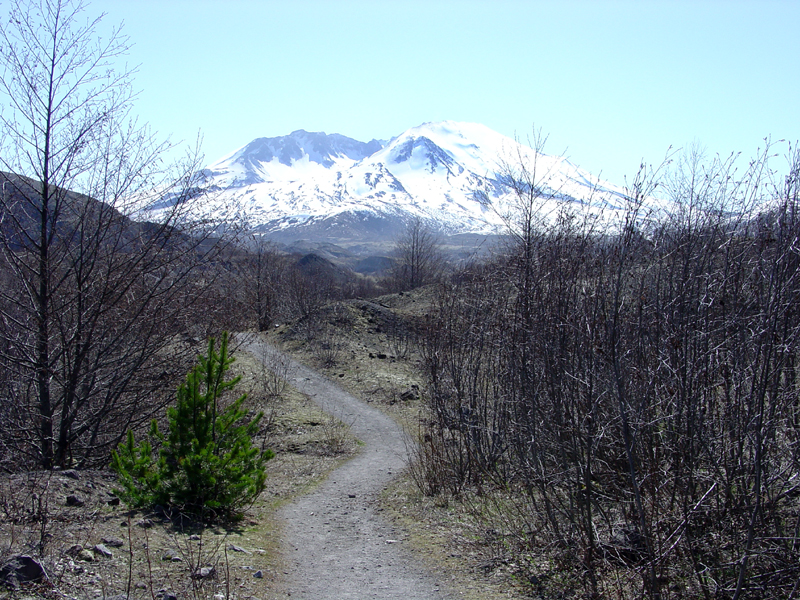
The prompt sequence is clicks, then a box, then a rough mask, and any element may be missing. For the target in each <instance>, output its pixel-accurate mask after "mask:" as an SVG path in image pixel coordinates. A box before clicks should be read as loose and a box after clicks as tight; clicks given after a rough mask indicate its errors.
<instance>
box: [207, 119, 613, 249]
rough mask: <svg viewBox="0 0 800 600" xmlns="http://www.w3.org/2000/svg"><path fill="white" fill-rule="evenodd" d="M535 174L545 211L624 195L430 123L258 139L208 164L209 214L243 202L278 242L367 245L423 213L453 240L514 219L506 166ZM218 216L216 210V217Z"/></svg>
mask: <svg viewBox="0 0 800 600" xmlns="http://www.w3.org/2000/svg"><path fill="white" fill-rule="evenodd" d="M504 165H511V167H512V168H514V169H519V168H526V169H528V170H533V169H535V170H536V183H537V185H541V186H542V187H543V189H545V190H546V195H547V196H553V198H552V199H550V200H549V201H548V202H547V203H545V204H544V205H543V206H542V207H541V209H542V210H543V211H545V212H547V211H553V210H554V207H555V205H556V204H557V203H558V202H564V201H566V202H571V203H572V202H574V203H578V204H576V205H575V206H576V207H579V209H580V210H581V211H591V212H596V213H599V212H601V211H603V212H606V213H613V212H615V211H616V210H617V209H619V208H621V207H622V206H623V204H624V203H623V200H622V194H623V191H622V189H620V188H619V187H617V186H614V185H612V184H609V183H606V182H602V181H599V180H598V179H597V178H595V177H593V176H592V175H590V174H589V173H587V172H585V171H583V170H581V169H579V168H578V167H576V166H575V165H573V164H572V163H570V162H569V161H568V160H566V159H565V158H562V157H554V156H548V155H544V154H537V153H536V152H534V150H532V149H531V148H529V147H527V146H524V145H520V144H518V143H517V142H516V141H515V140H513V139H511V138H508V137H505V136H503V135H501V134H499V133H496V132H494V131H492V130H491V129H489V128H487V127H485V126H483V125H479V124H474V123H457V122H452V121H443V122H437V123H425V124H423V125H420V126H419V127H414V128H412V129H409V130H408V131H405V132H403V133H401V134H400V135H398V136H397V137H395V138H393V139H391V140H389V141H388V142H382V141H378V140H372V141H371V142H367V143H365V142H359V141H357V140H354V139H351V138H348V137H345V136H343V135H339V134H331V135H328V134H325V133H309V132H306V131H303V130H300V131H295V132H293V133H291V134H289V135H286V136H282V137H275V138H258V139H255V140H253V141H252V142H250V143H249V144H247V145H245V146H243V147H242V148H239V149H238V150H236V151H234V152H232V153H231V154H229V155H228V156H225V157H224V158H222V159H220V160H218V161H217V162H215V163H213V164H211V165H209V166H208V167H207V169H206V170H205V175H206V176H207V182H208V185H209V189H212V190H214V191H215V194H214V195H213V196H212V198H213V199H212V201H211V203H210V205H206V206H205V208H204V212H205V213H206V214H205V216H213V215H214V214H215V213H219V214H221V213H222V212H223V211H226V212H230V207H231V206H237V207H238V209H239V210H240V212H241V213H242V214H243V215H246V218H247V220H248V223H249V224H250V226H251V227H253V228H254V229H256V230H257V231H260V232H263V233H265V234H269V235H270V236H271V237H275V238H282V239H283V240H284V241H287V240H290V239H292V238H294V239H298V238H306V239H309V238H316V239H317V240H318V241H342V240H344V239H352V241H365V240H374V239H381V238H386V236H391V235H393V234H395V233H396V232H397V231H398V230H399V229H400V228H401V227H402V224H403V223H404V222H406V221H407V220H408V219H409V218H410V217H420V218H422V219H423V220H425V221H426V222H428V223H429V224H430V225H432V226H434V227H437V228H438V229H440V231H441V232H442V233H445V234H462V233H477V234H491V233H496V232H498V231H500V230H501V229H502V227H503V224H504V217H507V216H509V215H510V214H512V213H513V208H514V202H515V195H514V194H513V192H512V190H511V188H510V186H509V185H508V182H509V180H508V170H507V168H506V167H504ZM209 213H210V214H209Z"/></svg>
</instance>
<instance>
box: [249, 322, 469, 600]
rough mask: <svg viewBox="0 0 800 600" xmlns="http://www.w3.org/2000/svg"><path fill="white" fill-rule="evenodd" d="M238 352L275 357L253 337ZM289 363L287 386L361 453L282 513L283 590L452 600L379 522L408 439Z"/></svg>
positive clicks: (361, 599)
mask: <svg viewBox="0 0 800 600" xmlns="http://www.w3.org/2000/svg"><path fill="white" fill-rule="evenodd" d="M241 341H242V348H243V349H244V350H247V351H249V352H251V353H253V354H254V355H256V356H261V355H263V354H264V352H265V351H267V352H275V353H278V350H276V349H275V348H273V347H272V346H270V345H269V344H267V343H266V342H264V341H263V340H260V339H258V338H255V337H254V336H248V337H243V338H242V339H241ZM286 358H287V359H288V360H289V361H290V376H289V382H290V383H291V384H292V385H293V386H294V387H295V388H297V389H298V390H299V391H300V392H301V393H303V394H306V395H307V396H308V397H310V398H311V399H312V400H313V401H314V402H315V403H316V404H318V405H319V406H320V407H321V408H322V409H323V410H324V411H325V412H327V413H329V414H331V415H333V416H334V417H336V418H337V419H339V420H340V421H342V422H344V423H346V424H348V425H350V427H351V431H352V432H353V434H354V435H355V436H356V437H357V438H358V439H359V440H361V442H363V446H361V448H360V451H359V453H358V454H357V455H356V456H355V457H354V458H352V459H350V460H349V461H347V462H346V463H344V464H343V465H342V466H340V467H339V468H337V469H335V470H334V471H332V472H331V473H330V474H329V476H328V477H327V479H326V480H325V481H324V482H322V483H321V484H320V485H318V486H317V487H316V488H315V489H314V490H313V491H312V492H311V493H309V494H306V495H303V496H300V497H298V498H296V499H295V500H293V501H292V502H291V503H290V504H288V505H286V506H284V507H283V508H281V509H280V511H279V514H278V518H279V519H280V521H281V522H282V524H283V532H284V539H283V540H282V546H283V551H284V555H285V557H286V558H287V565H288V568H287V569H286V575H285V576H286V581H285V582H284V586H283V587H284V589H285V593H286V594H287V596H291V597H292V598H293V599H296V598H300V599H303V600H327V599H331V600H333V599H335V600H349V599H353V600H368V599H373V598H377V599H380V600H391V599H395V598H398V599H400V598H402V599H403V600H423V599H424V600H450V599H451V598H454V597H455V596H453V595H452V593H451V592H450V591H449V590H447V589H446V588H445V587H444V586H443V585H440V583H439V582H438V581H437V580H436V578H435V576H434V575H433V574H431V573H430V572H426V570H425V569H424V568H423V567H422V565H421V564H419V562H418V561H417V560H415V558H414V557H413V556H412V554H411V552H410V551H409V550H407V549H406V548H405V542H404V540H403V534H402V532H400V531H399V530H398V529H397V528H396V527H394V526H393V525H392V524H391V523H390V522H389V520H388V519H387V518H386V517H385V516H384V515H383V512H382V510H381V509H380V506H379V502H378V499H379V495H380V493H381V491H382V490H383V489H384V488H385V487H386V486H387V485H388V484H389V483H390V482H391V481H392V479H394V478H395V477H396V476H397V475H398V474H399V473H400V472H401V471H402V470H403V469H404V468H405V464H406V459H405V457H406V454H407V443H408V441H407V440H406V438H405V434H404V433H403V431H402V430H401V428H400V426H399V425H397V423H395V422H394V421H393V420H392V419H391V418H390V417H388V416H387V415H385V414H384V413H382V412H380V411H379V410H377V409H375V408H372V407H371V406H369V405H368V404H366V403H364V402H362V401H360V400H357V399H356V398H354V397H353V396H351V395H350V394H348V393H347V392H345V391H344V390H342V389H341V388H340V387H338V386H337V385H336V384H334V383H333V382H331V381H330V380H329V379H327V378H326V377H325V376H324V375H322V374H320V373H318V372H317V371H315V370H313V369H311V368H309V367H306V366H305V365H302V364H300V363H299V362H297V361H295V360H293V359H291V358H289V357H286Z"/></svg>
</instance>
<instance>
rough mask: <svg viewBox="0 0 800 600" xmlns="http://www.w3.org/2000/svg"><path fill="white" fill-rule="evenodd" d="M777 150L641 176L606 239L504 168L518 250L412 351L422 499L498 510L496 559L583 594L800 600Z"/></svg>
mask: <svg viewBox="0 0 800 600" xmlns="http://www.w3.org/2000/svg"><path fill="white" fill-rule="evenodd" d="M769 153H770V150H769V149H767V150H765V151H764V152H763V153H762V154H761V155H760V156H759V157H757V158H756V159H755V160H754V161H753V162H752V163H751V164H750V165H749V167H748V169H746V170H745V171H744V172H741V173H737V172H736V170H735V168H734V162H733V160H729V161H726V160H721V159H715V160H711V161H703V160H701V159H700V158H699V157H698V156H691V155H689V156H688V157H687V159H686V160H685V161H684V162H682V163H681V164H679V168H678V169H676V170H674V171H673V172H672V173H671V174H670V175H669V176H668V177H666V178H662V179H657V178H656V177H655V174H650V173H648V172H647V171H642V172H641V173H640V175H639V176H638V177H637V178H636V179H635V180H634V181H633V183H632V184H631V186H630V187H629V190H628V198H627V202H628V208H627V211H626V213H625V215H624V218H622V219H621V220H620V221H619V223H618V226H617V227H616V229H613V230H607V229H606V230H602V231H601V230H599V229H598V228H597V222H595V221H594V220H592V219H591V218H588V219H579V218H578V217H577V215H576V214H573V212H572V211H571V210H570V208H569V206H568V205H562V206H561V208H559V209H558V210H557V211H556V213H555V214H551V215H549V217H548V218H547V219H544V218H542V217H541V213H540V212H539V211H538V207H540V206H544V205H545V204H548V203H549V205H552V202H551V201H552V200H554V199H555V198H557V196H558V194H557V190H556V191H553V190H549V188H548V187H547V186H546V185H540V184H538V183H539V182H537V180H536V179H535V178H533V177H532V175H533V173H532V172H524V171H523V173H522V176H521V177H520V176H519V175H520V174H519V173H517V178H516V179H515V180H514V181H516V184H515V185H516V188H515V189H516V190H517V194H518V198H519V199H520V204H521V206H520V207H519V208H520V210H519V212H518V215H521V216H519V217H518V220H517V221H516V222H515V223H513V228H512V229H511V232H512V235H513V238H514V243H513V244H512V245H511V246H510V247H509V249H508V252H507V253H506V255H505V256H502V257H499V258H497V259H496V260H495V262H494V264H493V265H492V266H491V268H487V269H482V270H473V271H471V272H467V273H464V274H462V275H461V276H459V277H458V278H454V279H453V280H452V282H451V283H450V284H449V285H446V286H443V287H442V288H441V289H442V293H441V296H440V299H439V301H438V304H437V307H436V309H435V311H434V313H433V315H432V316H431V319H430V322H429V326H428V328H427V333H426V336H425V338H424V340H423V345H422V348H423V354H424V364H425V369H426V373H427V379H428V393H429V407H430V416H431V420H432V421H431V423H430V424H429V426H428V427H427V429H426V430H425V431H424V432H423V444H422V446H421V448H422V450H421V451H422V452H423V454H424V456H420V457H419V461H418V463H417V467H416V468H417V471H416V478H417V479H418V480H419V481H420V483H421V488H422V489H423V490H424V491H426V492H427V493H451V494H464V493H465V492H466V491H469V492H470V493H477V494H478V496H477V497H484V498H494V500H493V501H492V503H489V504H487V503H485V502H483V503H481V506H483V509H482V510H485V511H486V514H487V515H493V516H492V519H493V520H494V521H497V522H503V523H505V525H504V526H503V527H504V529H503V531H504V533H503V536H504V539H506V540H513V544H512V543H510V542H509V543H507V544H506V546H507V547H508V548H509V550H510V549H512V548H513V549H514V551H515V552H517V553H522V554H525V553H530V552H534V553H536V552H538V553H544V554H545V555H547V556H550V557H551V558H553V559H554V560H556V562H558V563H559V564H560V565H561V567H563V568H568V569H569V570H570V572H572V573H573V576H572V577H571V579H572V581H575V582H580V586H582V587H583V589H584V591H585V592H586V593H587V594H588V595H590V596H593V597H600V596H607V595H613V596H616V597H631V598H632V597H638V596H640V595H641V594H645V595H647V596H648V597H652V598H664V597H670V596H672V595H675V596H680V595H684V596H686V595H688V596H693V597H705V598H717V597H732V598H743V597H770V598H777V597H786V596H788V595H790V594H792V593H796V584H797V581H798V579H800V566H798V565H800V562H798V559H799V558H800V553H799V552H800V537H798V535H800V525H798V523H800V521H798V519H797V514H798V511H800V503H799V502H800V501H799V500H798V498H800V494H798V489H799V488H798V484H797V477H798V473H800V444H798V436H797V432H798V423H799V422H800V420H798V414H800V398H798V377H797V370H798V368H800V363H799V362H798V356H797V344H798V335H800V311H798V308H797V307H798V306H800V218H799V217H800V213H799V212H798V210H800V204H798V183H799V179H800V154H798V153H797V152H796V151H792V152H791V153H790V157H789V158H790V160H789V172H788V175H786V176H785V177H784V178H783V180H782V181H775V180H774V179H773V178H772V172H771V171H770V169H769V162H768V159H769ZM657 184H660V185H662V186H663V187H662V192H661V193H662V194H669V195H671V198H670V199H672V200H674V202H675V204H674V205H673V206H672V208H671V209H670V211H669V214H667V213H664V214H645V213H644V206H645V203H644V201H645V199H646V198H647V197H648V196H650V195H651V194H652V192H653V189H654V188H655V186H656V185H657ZM757 207H758V210H756V208H757ZM759 211H760V212H759ZM426 436H427V437H426ZM429 440H430V442H429ZM511 498H513V501H512V500H511ZM566 556H572V557H573V559H572V560H571V561H567V560H566V559H564V557H566ZM559 557H561V558H559ZM562 559H563V561H562ZM529 568H530V569H531V570H532V571H533V575H536V576H537V578H539V576H543V577H544V576H547V577H552V575H553V573H552V571H551V572H550V573H543V572H542V571H541V567H537V566H535V565H530V566H529ZM537 569H538V571H537Z"/></svg>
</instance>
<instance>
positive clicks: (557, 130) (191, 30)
mask: <svg viewBox="0 0 800 600" xmlns="http://www.w3.org/2000/svg"><path fill="white" fill-rule="evenodd" d="M100 12H105V13H106V17H105V18H104V23H106V24H109V25H110V24H118V23H120V22H124V31H125V32H126V33H127V35H128V36H129V37H130V41H131V43H132V44H133V47H132V48H131V51H130V55H129V57H128V61H129V63H130V64H131V65H139V70H138V74H137V75H136V79H135V82H136V87H138V88H139V89H140V90H141V95H140V97H139V100H138V103H137V107H136V112H137V113H138V114H139V116H140V118H141V119H143V120H144V121H147V122H149V123H150V124H151V125H152V126H153V127H154V128H155V129H156V130H158V131H159V132H160V133H162V134H164V135H167V134H169V135H171V136H172V138H173V139H174V140H186V141H192V140H194V138H195V137H196V136H197V134H198V132H200V133H201V134H202V136H203V138H204V144H203V150H204V152H205V156H206V159H207V160H206V162H208V163H210V162H213V161H214V160H216V159H218V158H220V157H222V156H223V155H225V154H228V153H229V152H231V151H233V150H235V149H236V148H238V147H240V146H242V145H244V144H246V143H247V142H249V141H251V140H252V139H254V138H256V137H262V136H266V137H272V136H278V135H285V134H288V133H290V132H292V131H294V130H296V129H306V130H308V131H325V132H327V133H341V134H344V135H347V136H350V137H353V138H356V139H359V140H362V141H369V140H370V139H372V138H378V139H389V138H391V137H393V136H395V135H398V134H400V133H402V132H403V131H404V130H406V129H408V128H410V127H414V126H416V125H419V124H421V123H423V122H425V121H438V120H445V119H449V120H456V121H471V122H478V123H483V124H484V125H486V126H488V127H490V128H492V129H494V130H496V131H498V132H500V133H503V134H505V135H508V136H510V137H518V138H520V139H522V140H525V139H526V138H528V137H530V133H531V131H532V130H533V128H534V127H535V128H541V130H542V132H543V133H545V134H547V135H549V140H548V143H547V146H546V151H547V152H548V153H550V154H566V155H567V156H568V157H569V158H570V159H571V160H572V161H573V162H574V163H576V164H578V165H579V166H581V167H583V168H585V169H587V170H589V171H591V172H592V173H594V174H600V173H602V176H603V177H604V178H605V179H608V180H610V181H613V182H615V183H620V184H622V183H624V179H625V177H627V178H629V179H630V178H631V177H632V176H633V175H634V174H635V172H636V170H637V168H638V165H639V163H640V161H641V160H642V159H644V160H645V161H646V162H648V163H660V162H661V160H662V159H663V157H664V156H665V154H666V153H667V150H668V148H669V147H670V146H673V147H685V146H688V145H691V144H696V143H699V144H700V145H702V146H705V147H706V149H707V151H708V152H710V153H717V152H718V153H720V154H723V155H727V154H729V153H730V152H733V151H741V152H742V153H743V154H744V155H745V156H752V155H754V154H755V152H756V150H757V148H759V147H763V144H764V142H763V140H764V138H765V137H768V136H770V137H771V138H772V139H773V140H778V139H781V138H785V139H787V140H790V141H795V140H798V139H800V35H798V31H800V1H797V0H751V1H743V0H738V1H737V0H716V1H714V0H694V1H689V0H672V1H667V0H638V1H631V0H629V1H625V0H593V1H590V0H583V1H579V0H563V1H556V0H553V1H548V2H545V1H535V0H529V1H523V0H492V1H489V0H460V1H456V0H371V1H368V0H343V1H337V0H224V1H223V0H90V4H89V6H88V10H87V13H88V14H89V15H94V14H98V13H100ZM781 149H785V146H782V147H781Z"/></svg>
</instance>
